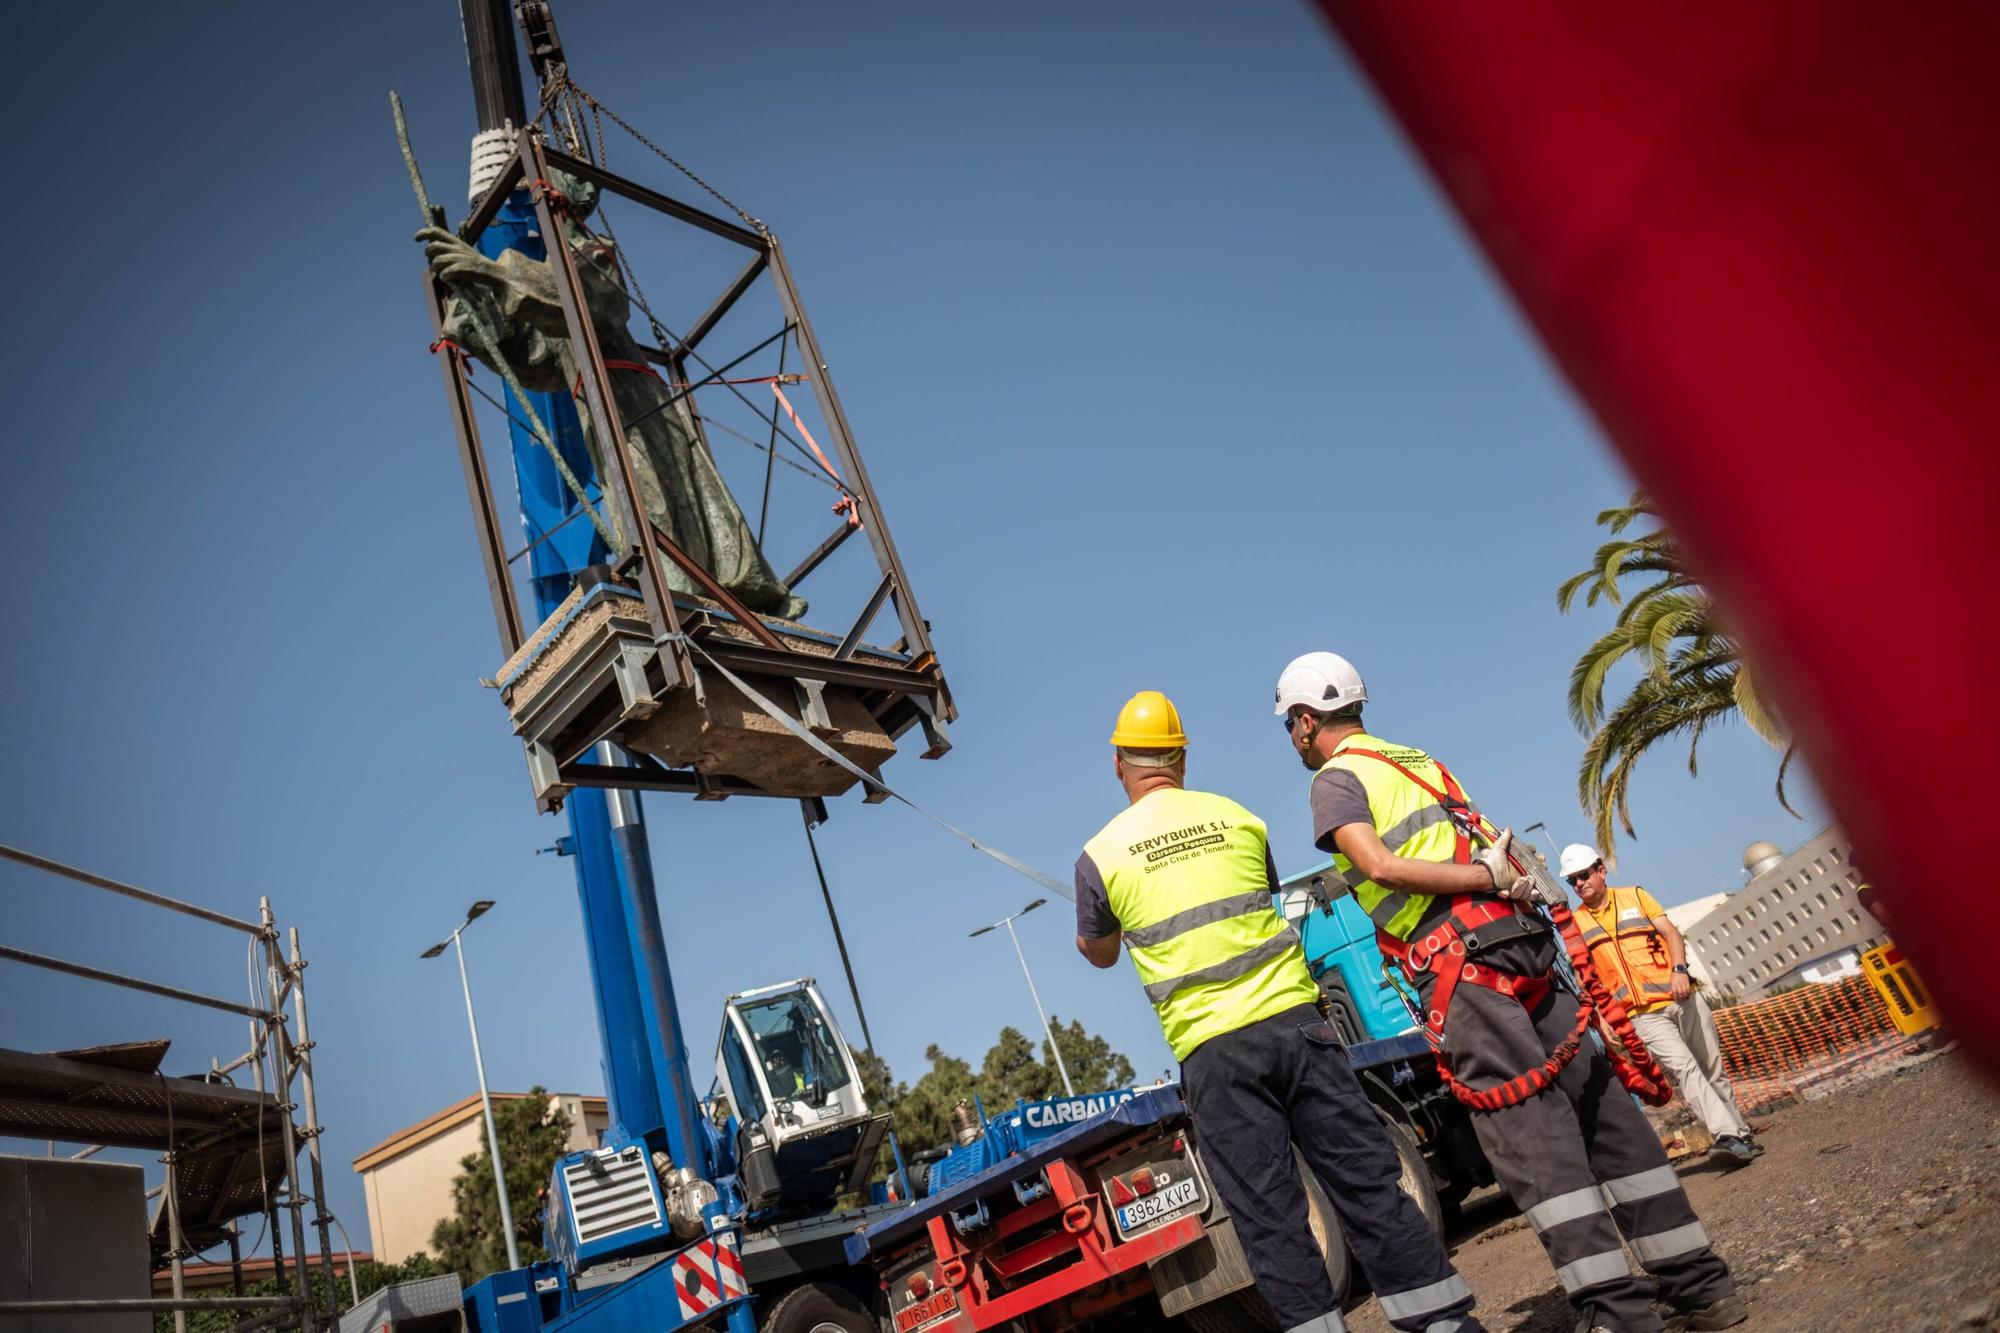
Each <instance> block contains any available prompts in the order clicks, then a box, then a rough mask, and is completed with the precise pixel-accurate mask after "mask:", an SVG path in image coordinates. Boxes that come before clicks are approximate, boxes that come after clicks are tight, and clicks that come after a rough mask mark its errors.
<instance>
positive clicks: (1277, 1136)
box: [1181, 1005, 1484, 1333]
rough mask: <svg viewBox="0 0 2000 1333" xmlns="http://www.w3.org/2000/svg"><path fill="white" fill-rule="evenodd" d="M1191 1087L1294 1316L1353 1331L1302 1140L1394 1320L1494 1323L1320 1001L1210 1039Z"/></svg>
mask: <svg viewBox="0 0 2000 1333" xmlns="http://www.w3.org/2000/svg"><path fill="white" fill-rule="evenodd" d="M1181 1087H1182V1090H1183V1092H1184V1093H1185V1095H1186V1096H1187V1100H1188V1106H1189V1109H1190V1110H1192V1111H1193V1113H1194V1129H1195V1135H1196V1138H1197V1140H1198V1141H1199V1142H1200V1144H1201V1160H1202V1165H1203V1166H1205V1167H1207V1169H1208V1177H1209V1180H1210V1181H1211V1182H1212V1183H1213V1184H1214V1185H1215V1190H1216V1193H1217V1194H1219V1195H1221V1197H1222V1202H1223V1203H1224V1204H1225V1205H1226V1206H1227V1207H1228V1209H1229V1215H1230V1216H1231V1217H1232V1218H1233V1219H1235V1223H1236V1235H1237V1238H1238V1239H1239V1240H1240V1241H1241V1242H1242V1243H1243V1253H1244V1255H1245V1257H1247V1258H1248V1259H1249V1261H1250V1271H1251V1273H1252V1274H1254V1275H1255V1276H1256V1279H1257V1289H1258V1290H1259V1291H1261V1292H1262V1293H1263V1294H1264V1299H1265V1300H1266V1301H1267V1302H1269V1303H1270V1306H1271V1310H1272V1312H1273V1313H1274V1314H1276V1315H1277V1316H1278V1322H1279V1323H1280V1324H1281V1325H1282V1326H1283V1327H1285V1328H1287V1329H1291V1330H1294V1333H1300V1331H1301V1330H1310V1333H1341V1330H1343V1329H1345V1328H1346V1325H1345V1324H1344V1323H1343V1322H1342V1320H1341V1317H1340V1306H1339V1304H1338V1302H1336V1301H1335V1299H1334V1294H1333V1284H1332V1283H1331V1282H1330V1281H1328V1279H1327V1273H1326V1261H1325V1259H1323V1258H1322V1257H1321V1255H1320V1251H1319V1247H1318V1245H1316V1244H1315V1243H1314V1242H1313V1237H1312V1231H1311V1228H1310V1226H1309V1224H1308V1222H1307V1217H1308V1205H1307V1203H1306V1194H1305V1187H1304V1185H1302V1184H1301V1183H1300V1181H1299V1177H1298V1171H1297V1161H1296V1159H1295V1158H1294V1157H1293V1155H1292V1148H1293V1145H1295V1144H1296V1145H1297V1147H1298V1151H1299V1155H1300V1156H1303V1157H1304V1158H1305V1161H1306V1165H1307V1166H1309V1167H1310V1168H1311V1169H1312V1172H1313V1174H1314V1175H1315V1176H1316V1177H1318V1179H1319V1182H1320V1185H1321V1187H1322V1188H1323V1189H1324V1190H1325V1191H1326V1196H1327V1198H1328V1199H1329V1200H1331V1201H1332V1203H1333V1210H1334V1212H1335V1213H1336V1214H1338V1215H1339V1217H1340V1225H1341V1228H1342V1230H1343V1231H1345V1233H1346V1237H1347V1244H1348V1246H1349V1247H1350V1248H1351V1249H1352V1250H1353V1251H1354V1257H1355V1258H1356V1259H1357V1260H1358V1261H1359V1262H1360V1264H1361V1269H1362V1271H1363V1272H1365V1273H1366V1274H1367V1275H1368V1281H1369V1282H1370V1284H1372V1285H1373V1286H1374V1288H1375V1292H1376V1295H1377V1297H1378V1298H1379V1299H1380V1300H1381V1302H1382V1313H1383V1314H1384V1315H1385V1316H1387V1317H1388V1320H1389V1322H1390V1323H1391V1324H1393V1325H1395V1326H1396V1327H1397V1328H1399V1329H1404V1330H1408V1333H1418V1331H1419V1330H1423V1333H1483V1329H1484V1325H1482V1324H1481V1323H1480V1322H1479V1321H1478V1320H1477V1319H1475V1318H1473V1317H1472V1315H1471V1310H1472V1290H1471V1288H1469V1287H1467V1286H1466V1285H1465V1279H1464V1278H1462V1277H1460V1276H1459V1275H1458V1274H1457V1273H1456V1272H1455V1271H1453V1269H1452V1266H1451V1260H1450V1259H1449V1258H1448V1257H1447V1256H1446V1254H1445V1251H1444V1243H1443V1242H1442V1241H1440V1240H1439V1239H1438V1237H1437V1234H1436V1233H1435V1232H1433V1231H1432V1230H1431V1226H1430V1223H1429V1222H1428V1221H1426V1220H1425V1219H1424V1215H1423V1212H1422V1210H1421V1209H1419V1208H1418V1207H1417V1205H1416V1202H1415V1201H1414V1200H1413V1199H1411V1198H1410V1196H1409V1195H1407V1194H1405V1193H1404V1192H1403V1191H1402V1189H1401V1188H1400V1187H1399V1186H1398V1185H1397V1181H1398V1180H1399V1179H1400V1178H1401V1176H1402V1163H1401V1161H1400V1159H1398V1158H1397V1156H1396V1150H1395V1148H1394V1147H1392V1146H1391V1145H1390V1142H1389V1137H1388V1135H1387V1133H1386V1132H1385V1131H1384V1130H1383V1128H1382V1121H1381V1119H1380V1118H1379V1117H1378V1116H1377V1114H1376V1111H1375V1108H1374V1107H1373V1106H1372V1105H1371V1104H1370V1103H1369V1101H1368V1098H1367V1096H1366V1095H1365V1094H1364V1093H1363V1092H1362V1091H1361V1085H1360V1084H1359V1083H1357V1082H1356V1081H1355V1078H1354V1070H1353V1068H1352V1067H1351V1066H1350V1065H1349V1064H1348V1063H1347V1049H1346V1047H1344V1046H1343V1045H1342V1044H1341V1041H1340V1037H1339V1035H1338V1034H1337V1033H1335V1032H1334V1030H1333V1029H1332V1028H1331V1027H1329V1026H1328V1025H1327V1023H1326V1021H1325V1020H1324V1019H1322V1018H1321V1017H1320V1016H1319V1011H1318V1010H1316V1009H1314V1008H1313V1007H1312V1006H1311V1005H1300V1006H1299V1007H1298V1008H1296V1009H1290V1010H1287V1011H1286V1012H1284V1013H1282V1014H1275V1015H1273V1016H1272V1017H1270V1018H1266V1019H1262V1020H1260V1021H1258V1022H1255V1023H1252V1024H1250V1025H1249V1026H1247V1027H1242V1028H1238V1029H1237V1030H1236V1031H1234V1032H1226V1033H1224V1034H1222V1035H1221V1036H1218V1037H1210V1038H1209V1039H1208V1040H1207V1041H1205V1042H1203V1043H1202V1044H1201V1045H1199V1046H1197V1047H1195V1048H1194V1050H1193V1051H1191V1052H1189V1053H1188V1057H1187V1059H1186V1060H1185V1061H1183V1062H1182V1064H1181Z"/></svg>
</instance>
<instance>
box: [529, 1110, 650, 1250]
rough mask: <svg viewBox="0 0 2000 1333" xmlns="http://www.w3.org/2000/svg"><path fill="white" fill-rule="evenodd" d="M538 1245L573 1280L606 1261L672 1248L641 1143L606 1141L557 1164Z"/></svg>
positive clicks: (611, 1138)
mask: <svg viewBox="0 0 2000 1333" xmlns="http://www.w3.org/2000/svg"><path fill="white" fill-rule="evenodd" d="M542 1240H543V1243H544V1244H545V1245H546V1246H547V1247H548V1251H549V1255H550V1257H552V1258H553V1259H554V1260H555V1261H556V1262H557V1263H559V1264H560V1265H561V1266H562V1269H563V1271H564V1272H566V1273H568V1274H570V1275H571V1276H575V1274H576V1273H577V1271H578V1270H580V1269H583V1268H588V1267H589V1266H590V1265H592V1264H595V1263H601V1262H603V1261H604V1260H606V1259H615V1258H618V1257H619V1256H621V1255H627V1254H633V1253H636V1252H639V1251H641V1250H646V1249H659V1248H662V1247H663V1246H665V1245H667V1244H670V1243H671V1242H672V1240H673V1232H672V1230H671V1229H670V1228H669V1227H668V1225H667V1209H666V1200H665V1199H664V1198H663V1197H662V1196H661V1193H660V1181H659V1177H658V1176H656V1175H655V1174H654V1172H653V1163H652V1159H651V1155H650V1154H649V1152H648V1150H647V1148H646V1145H645V1143H644V1142H643V1141H634V1140H629V1139H625V1140H621V1139H620V1138H616V1137H609V1136H607V1142H606V1143H605V1145H604V1146H603V1147H601V1148H593V1149H588V1150H586V1151H583V1152H574V1153H571V1154H569V1155H568V1156H567V1157H563V1158H560V1159H558V1160H557V1162H556V1167H555V1174H554V1177H553V1178H552V1179H551V1180H550V1182H549V1208H548V1216H547V1218H546V1219H545V1220H544V1221H543V1223H542Z"/></svg>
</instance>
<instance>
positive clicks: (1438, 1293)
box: [1379, 1273, 1472, 1327]
mask: <svg viewBox="0 0 2000 1333" xmlns="http://www.w3.org/2000/svg"><path fill="white" fill-rule="evenodd" d="M1379 1299H1380V1300H1381V1302H1382V1313H1383V1314H1385V1315H1387V1316H1388V1317H1389V1318H1391V1319H1420V1318H1422V1317H1423V1316H1424V1315H1427V1314H1430V1313H1431V1312H1433V1311H1435V1310H1449V1309H1450V1308H1451V1307H1452V1306H1454V1305H1457V1304H1458V1303H1459V1302H1460V1301H1469V1300H1471V1299H1472V1288H1471V1287H1468V1286H1466V1285H1465V1279H1464V1278H1462V1277H1460V1276H1459V1275H1458V1274H1456V1273H1453V1274H1452V1275H1451V1276H1450V1277H1448V1278H1446V1279H1444V1280H1443V1281H1442V1282H1433V1283H1431V1284H1430V1285H1429V1286H1428V1287H1418V1288H1417V1289H1416V1290H1414V1291H1392V1292H1390V1293H1389V1294H1388V1295H1386V1296H1382V1297H1380V1298H1379ZM1433 1327H1435V1325H1433Z"/></svg>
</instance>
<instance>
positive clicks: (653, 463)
mask: <svg viewBox="0 0 2000 1333" xmlns="http://www.w3.org/2000/svg"><path fill="white" fill-rule="evenodd" d="M554 176H555V179H554V181H553V183H554V184H555V186H556V188H557V189H558V190H560V191H561V192H562V193H563V194H564V196H566V198H567V200H568V207H567V208H566V209H565V210H563V211H562V212H561V213H560V217H561V220H562V230H563V235H562V237H561V238H550V239H551V243H553V244H567V245H568V246H569V247H570V250H571V252H572V254H574V255H575V257H576V260H577V270H578V272H579V274H580V276H581V277H582V280H583V286H584V293H585V298H586V300H587V302H588V304H589V307H590V318H591V323H592V324H593V326H594V327H595V329H596V332H597V342H598V346H599V348H600V349H601V350H602V351H603V353H604V359H605V362H606V364H607V367H608V368H609V370H610V375H611V385H612V392H613V395H614V397H615V399H616V406H617V410H618V413H619V416H620V419H621V421H622V422H623V423H625V438H626V441H627V443H628V444H629V445H630V446H631V455H632V471H633V475H634V477H635V479H636V480H637V482H638V490H639V494H638V496H637V497H636V499H637V502H638V505H639V508H640V510H641V511H642V512H643V513H645V514H646V515H647V517H649V518H650V519H651V520H652V521H653V523H654V524H655V525H657V526H658V527H659V529H660V530H661V531H662V532H664V533H666V534H667V536H668V537H669V538H671V539H672V540H673V541H674V543H675V544H676V545H678V546H679V547H680V548H681V549H682V550H684V551H686V552H687V553H688V555H689V556H690V557H692V558H693V559H694V560H695V562H696V563H697V564H699V565H701V567H702V568H704V569H706V570H707V571H708V572H709V573H710V574H712V575H713V576H714V577H715V579H716V581H717V582H718V583H721V584H722V585H723V586H724V587H726V588H728V589H729V590H730V591H731V592H733V593H735V594H736V596H737V597H739V598H741V599H742V601H743V604H744V605H745V606H747V607H749V608H750V609H751V610H752V611H756V612H759V613H760V614H763V615H770V616H778V617H782V618H784V619H786V620H796V619H798V618H799V617H800V616H802V615H804V614H805V610H806V604H805V602H804V601H803V600H801V599H800V598H798V597H795V596H793V595H792V592H791V590H790V589H789V588H787V587H786V586H785V585H784V583H783V581H782V580H780V579H779V578H778V576H777V574H775V573H774V572H772V569H771V566H770V563H769V562H768V561H767V560H765V558H764V553H763V551H762V550H760V549H759V548H758V546H757V540H756V538H755V536H753V535H752V533H751V531H750V525H749V523H748V522H747V521H745V519H744V517H743V510H742V509H741V508H740V507H739V506H738V505H737V503H736V497H735V496H733V495H731V494H730V492H729V487H728V485H727V484H726V483H724V481H723V480H722V475H721V474H720V473H719V472H717V471H716V467H715V460H714V459H712V458H710V457H709V455H708V450H707V448H706V447H705V446H704V445H703V443H702V441H701V440H700V438H699V437H698V436H697V435H696V434H695V429H694V419H693V416H692V414H691V413H690V411H689V406H688V400H687V398H685V397H682V398H681V399H679V400H678V401H673V402H671V403H670V400H671V399H673V396H674V392H675V390H674V389H673V387H672V386H671V385H669V384H667V383H666V382H665V381H664V380H662V379H661V378H660V377H659V376H658V375H656V374H653V373H651V371H650V370H649V369H647V368H646V367H647V362H646V360H645V354H644V353H643V352H641V351H640V349H639V342H638V340H637V339H636V338H634V337H633V336H632V333H631V330H630V329H629V328H628V327H627V321H628V320H629V319H630V318H631V313H632V308H631V301H630V299H629V298H628V296H627V295H626V292H625V287H624V281H623V278H622V275H621V274H620V272H619V265H618V260H617V257H616V256H615V255H614V254H613V253H612V252H611V249H610V246H609V244H608V243H607V242H605V241H603V240H601V239H599V238H597V237H595V236H592V235H591V234H590V233H589V232H588V231H586V230H585V229H584V228H583V227H582V226H581V225H579V221H578V220H579V219H581V218H584V217H588V216H589V214H590V211H591V209H592V208H593V207H594V206H595V204H596V201H597V187H596V186H594V185H591V184H589V183H587V182H584V181H580V180H577V179H576V178H574V177H571V176H566V175H563V174H561V173H554ZM417 240H419V241H420V242H422V243H423V247H424V256H425V258H426V259H428V260H429V261H430V265H431V269H432V271H433V272H434V273H436V274H437V276H438V278H439V279H440V280H442V281H443V282H444V283H445V285H446V286H448V287H449V288H450V289H451V292H452V299H451V302H450V304H449V306H448V307H447V310H446V320H445V336H446V337H448V338H451V339H452V340H453V341H455V342H457V343H458V344H459V345H460V346H462V347H464V348H466V349H467V350H468V351H470V352H471V353H472V354H473V355H476V356H478V357H479V358H480V360H481V361H482V362H486V363H487V364H488V365H489V366H491V361H490V359H489V358H488V355H487V339H486V338H482V337H475V336H471V327H470V326H471V323H472V322H473V321H474V320H478V321H479V322H481V323H483V324H484V326H485V331H486V334H487V335H488V337H490V338H491V340H492V345H493V347H494V348H495V349H496V350H497V351H498V353H499V355H500V356H501V357H503V358H505V360H506V362H507V368H508V369H510V370H511V371H512V372H513V373H514V376H515V378H517V379H518V380H519V381H520V383H521V385H522V387H524V388H526V389H529V390H532V391H535V392H541V393H558V392H568V391H570V389H571V388H572V386H574V385H575V384H576V383H577V364H576V354H575V351H574V350H573V349H572V348H571V346H570V341H569V334H568V331H567V328H566V326H565V325H564V323H563V313H562V304H561V302H560V300H559V299H558V298H557V296H556V283H555V274H554V272H553V271H552V270H551V269H550V268H549V266H548V264H547V263H546V262H544V261H542V260H535V259H529V258H527V257H526V256H524V255H522V254H519V253H518V252H515V251H511V250H510V251H508V252H506V253H505V254H503V255H501V257H500V258H499V259H498V260H493V259H488V258H487V257H486V256H485V255H482V254H480V253H479V252H478V251H477V250H475V249H473V248H472V247H471V246H470V245H467V244H466V243H465V242H464V241H463V240H461V239H460V238H459V237H458V236H457V234H456V233H454V232H451V231H449V230H447V229H445V228H443V227H425V228H424V229H423V230H422V231H420V232H418V233H417ZM620 363H622V364H620ZM491 368H492V369H493V370H494V371H495V372H496V373H498V372H499V370H500V367H498V366H492V367H491ZM577 411H578V413H579V415H580V416H582V417H583V419H584V421H583V425H584V435H585V438H586V439H587V440H588V442H589V446H590V456H591V461H592V463H593V464H594V465H595V466H596V468H597V472H598V475H599V476H600V477H602V476H603V475H604V474H605V470H606V457H605V453H604V445H603V442H602V441H601V440H600V439H599V435H598V432H597V431H595V430H592V429H591V426H590V420H589V413H588V411H587V409H586V407H585V404H584V401H583V399H582V397H581V396H580V395H579V397H578V398H577ZM635 536H636V534H635ZM641 544H642V545H650V543H647V542H644V541H643V539H641ZM655 558H662V559H663V557H658V556H655ZM662 567H663V569H664V572H665V574H666V578H667V583H668V586H669V587H671V588H672V589H673V590H674V591H675V592H677V593H692V594H697V595H698V594H699V592H700V589H699V587H698V586H697V585H696V584H695V583H694V581H693V580H692V579H690V578H689V577H688V576H687V573H686V572H685V571H684V570H682V569H681V568H680V566H678V565H676V564H674V563H673V562H672V561H665V560H664V559H663V566H662Z"/></svg>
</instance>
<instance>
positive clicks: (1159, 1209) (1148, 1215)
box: [1118, 1175, 1201, 1235]
mask: <svg viewBox="0 0 2000 1333" xmlns="http://www.w3.org/2000/svg"><path fill="white" fill-rule="evenodd" d="M1200 1201H1201V1182H1200V1181H1198V1180H1196V1179H1195V1178H1194V1177H1193V1176H1192V1175H1189V1176H1187V1177H1185V1178H1183V1179H1180V1180H1176V1181H1175V1182H1174V1183H1173V1184H1171V1185H1169V1186H1167V1187H1166V1188H1165V1189H1163V1190H1161V1191H1160V1192H1159V1193H1157V1194H1149V1195H1147V1196H1146V1197H1145V1198H1143V1199H1139V1200H1136V1201H1135V1202H1132V1203H1128V1204H1126V1205H1125V1206H1124V1207H1123V1208H1120V1209H1119V1210H1118V1230H1119V1232H1120V1233H1121V1234H1125V1235H1130V1234H1131V1233H1132V1232H1134V1231H1137V1230H1138V1229H1139V1228H1141V1227H1143V1226H1145V1225H1147V1224H1148V1223H1151V1222H1157V1221H1159V1220H1161V1219H1162V1218H1164V1217H1166V1216H1168V1215H1169V1214H1171V1213H1178V1212H1181V1211H1182V1210H1184V1209H1186V1208H1188V1207H1191V1206H1192V1205H1194V1204H1196V1203H1199V1202H1200Z"/></svg>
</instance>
